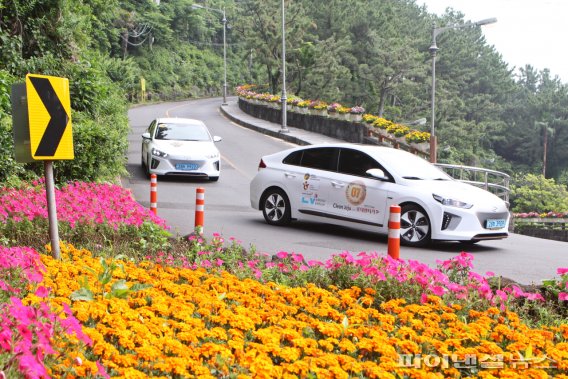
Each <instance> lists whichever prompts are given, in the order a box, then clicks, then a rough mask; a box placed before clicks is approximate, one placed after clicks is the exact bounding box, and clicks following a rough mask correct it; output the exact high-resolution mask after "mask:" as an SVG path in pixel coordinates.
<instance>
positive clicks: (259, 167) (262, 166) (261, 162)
mask: <svg viewBox="0 0 568 379" xmlns="http://www.w3.org/2000/svg"><path fill="white" fill-rule="evenodd" d="M261 168H266V163H264V161H263V160H262V159H261V160H260V162H259V163H258V170H259V171H260V169H261Z"/></svg>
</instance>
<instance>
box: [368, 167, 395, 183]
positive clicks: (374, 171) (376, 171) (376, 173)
mask: <svg viewBox="0 0 568 379" xmlns="http://www.w3.org/2000/svg"><path fill="white" fill-rule="evenodd" d="M365 173H366V174H367V175H371V176H372V177H373V178H377V179H379V180H383V181H388V180H389V178H388V176H386V175H385V172H384V171H383V170H381V169H380V168H370V169H368V170H367V171H365Z"/></svg>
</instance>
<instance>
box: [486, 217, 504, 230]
mask: <svg viewBox="0 0 568 379" xmlns="http://www.w3.org/2000/svg"><path fill="white" fill-rule="evenodd" d="M505 223H506V220H502V219H499V220H494V219H489V220H487V221H485V228H486V229H501V228H504V227H505Z"/></svg>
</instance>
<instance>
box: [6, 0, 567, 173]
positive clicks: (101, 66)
mask: <svg viewBox="0 0 568 379" xmlns="http://www.w3.org/2000/svg"><path fill="white" fill-rule="evenodd" d="M193 4H194V1H193V0H169V1H167V0H162V1H151V0H124V1H122V0H120V1H119V0H108V1H107V0H104V1H103V0H81V1H79V0H34V1H29V0H14V1H10V2H2V3H1V4H0V41H1V43H0V58H1V59H0V142H1V143H0V146H1V147H0V158H1V159H0V180H2V181H5V180H7V179H9V178H13V177H22V176H26V175H28V176H29V175H30V174H32V173H33V172H34V171H35V172H39V170H40V169H41V167H36V166H37V165H36V164H30V165H27V166H25V169H27V171H25V170H24V166H22V165H17V164H15V163H14V162H13V158H12V146H11V145H12V142H11V140H12V137H11V117H10V114H11V106H10V97H9V91H10V86H11V84H12V83H15V82H22V81H23V78H24V76H25V74H26V73H29V72H30V73H40V74H47V75H55V76H64V77H68V78H69V79H70V83H71V98H72V109H73V114H72V117H73V128H74V134H75V139H74V140H75V145H76V151H75V156H76V159H75V160H74V161H68V162H64V161H61V162H57V163H56V175H57V179H58V180H59V181H65V180H68V179H71V178H83V179H86V180H100V179H107V178H111V177H114V176H116V174H120V173H122V170H123V167H124V164H123V163H124V156H125V154H121V152H122V153H124V152H125V149H126V148H127V142H126V133H127V131H128V126H127V118H126V108H127V106H128V102H136V101H140V99H141V86H140V82H141V78H144V80H145V83H146V95H147V98H148V99H149V100H152V101H154V100H167V99H176V98H191V97H201V96H218V95H220V94H221V92H222V84H223V23H222V22H221V21H222V11H223V10H224V11H225V13H226V17H227V20H228V21H227V79H228V83H229V90H230V91H231V90H232V89H233V88H234V87H235V86H237V85H241V84H245V83H255V84H259V85H264V86H266V88H268V89H269V90H270V91H272V92H273V93H279V91H280V87H281V81H282V77H281V67H280V65H281V43H282V37H281V13H280V4H281V2H280V1H277V0H264V1H260V0H241V1H233V0H226V1H221V0H208V1H204V2H200V3H199V4H201V5H202V6H205V7H207V8H208V9H207V8H205V9H203V8H201V9H194V8H192V5H193ZM468 21H470V20H466V19H464V17H463V15H462V14H460V13H458V12H454V11H449V12H447V13H446V14H445V15H443V16H442V17H438V16H435V15H432V14H429V13H428V12H427V9H425V8H422V7H420V6H418V5H417V4H416V3H415V1H413V0H371V1H355V0H342V1H338V0H328V1H321V0H309V1H308V0H295V1H286V42H287V48H286V52H287V54H286V60H287V67H286V69H287V75H286V79H287V88H288V91H289V92H290V93H293V94H295V95H298V96H301V97H303V98H310V99H322V100H325V101H339V102H341V103H344V104H349V105H361V106H363V107H364V108H365V109H367V110H368V111H369V112H371V113H373V114H377V115H380V116H383V117H385V118H387V119H390V120H393V121H396V122H401V123H404V122H409V121H412V120H416V119H419V118H422V117H425V118H427V120H428V122H427V125H429V124H430V91H431V57H430V53H429V51H428V48H429V46H430V45H431V34H432V25H433V23H435V24H436V25H437V26H445V25H452V24H462V23H465V22H468ZM472 21H476V20H472ZM437 45H438V47H439V51H438V55H437V64H436V101H437V104H436V107H437V112H436V120H435V123H436V128H437V129H436V132H437V135H438V139H439V161H440V162H446V163H461V164H466V165H476V166H483V167H486V168H492V169H497V170H501V171H505V172H508V173H519V172H520V173H534V174H537V173H541V172H542V171H543V157H544V148H545V141H546V149H547V159H546V177H547V178H554V179H555V180H556V181H558V182H560V183H562V184H566V182H567V181H568V174H567V173H568V171H567V169H568V159H567V158H568V150H566V149H563V148H562V146H565V145H566V143H567V142H568V141H567V140H568V121H567V118H568V114H567V111H566V109H568V106H567V105H568V91H567V86H566V84H564V83H562V82H561V81H560V80H559V78H558V77H556V76H555V75H554V73H551V72H550V71H549V70H548V69H546V68H542V69H541V68H535V67H532V66H530V65H527V66H525V67H522V68H520V69H519V70H514V68H513V67H510V66H508V65H507V64H506V63H505V62H504V61H503V59H502V57H501V55H500V54H499V52H498V51H496V50H495V49H494V48H493V47H492V46H489V45H488V44H487V42H486V40H485V38H484V37H483V30H482V29H481V28H480V27H468V28H460V29H458V30H449V31H446V32H444V33H443V34H440V35H439V36H438V38H437ZM527 63H528V62H527ZM424 128H425V130H427V129H428V126H425V127H424ZM545 136H546V137H547V138H546V140H545ZM95 141H96V142H95ZM95 148H96V149H95ZM117 152H118V154H117ZM94 158H96V159H94ZM29 170H32V171H29ZM10 180H12V179H10Z"/></svg>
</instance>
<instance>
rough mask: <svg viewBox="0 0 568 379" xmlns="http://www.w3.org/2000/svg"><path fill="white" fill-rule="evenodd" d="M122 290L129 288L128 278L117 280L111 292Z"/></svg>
mask: <svg viewBox="0 0 568 379" xmlns="http://www.w3.org/2000/svg"><path fill="white" fill-rule="evenodd" d="M121 290H128V286H127V285H126V280H124V279H121V280H117V281H116V282H114V283H113V284H112V287H111V289H110V291H111V292H114V291H121Z"/></svg>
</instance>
